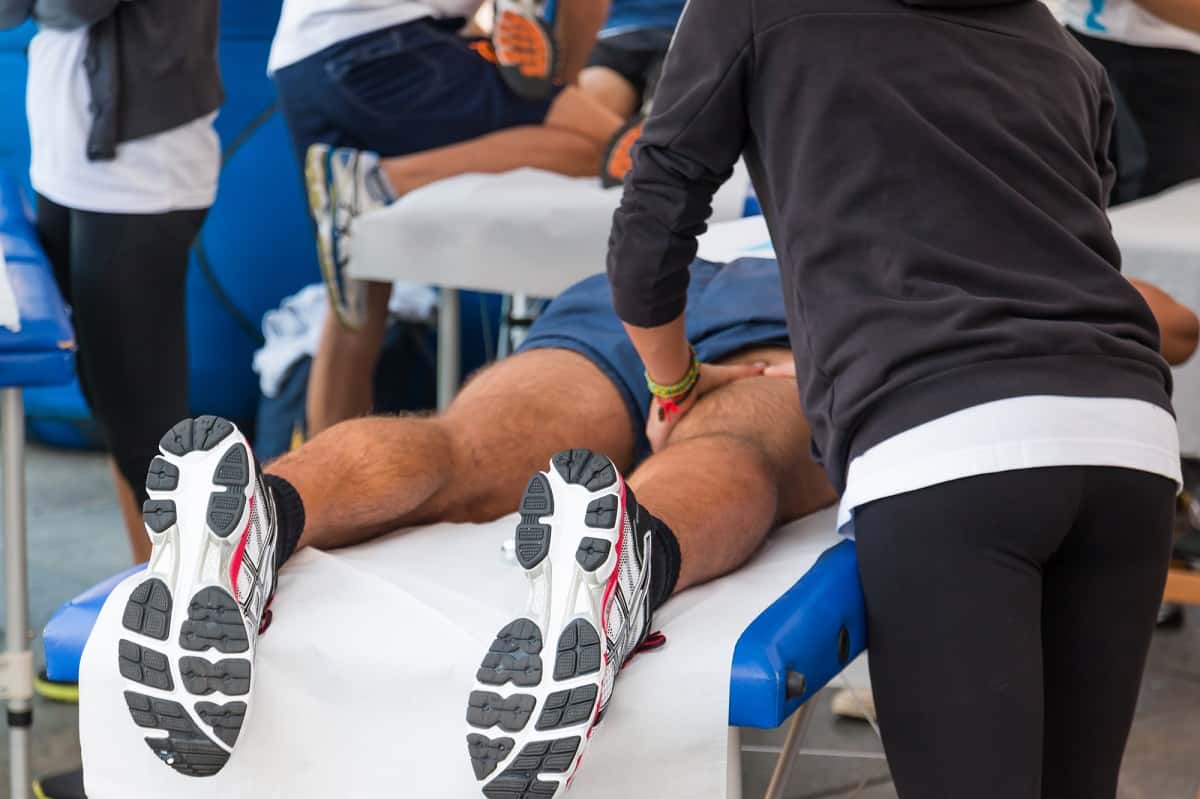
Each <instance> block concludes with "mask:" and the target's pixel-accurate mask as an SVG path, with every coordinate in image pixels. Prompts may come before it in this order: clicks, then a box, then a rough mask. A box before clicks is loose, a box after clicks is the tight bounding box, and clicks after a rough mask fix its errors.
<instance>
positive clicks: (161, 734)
mask: <svg viewBox="0 0 1200 799" xmlns="http://www.w3.org/2000/svg"><path fill="white" fill-rule="evenodd" d="M159 448H160V450H161V453H162V454H161V455H159V456H158V457H156V458H155V459H154V460H153V461H152V462H151V464H150V469H149V473H148V474H147V476H146V490H147V492H148V493H149V495H150V499H149V500H147V502H146V504H145V506H144V508H143V514H142V515H143V519H144V521H145V523H146V532H147V533H148V534H149V536H150V540H151V541H152V542H153V544H154V550H153V554H152V555H151V556H150V563H149V565H148V567H147V569H146V573H145V579H144V581H143V582H142V583H141V585H139V586H138V587H137V588H135V589H134V590H133V593H132V595H131V596H130V598H129V601H128V603H127V604H126V606H125V613H124V616H123V618H122V626H123V627H124V630H123V631H122V633H121V638H120V641H119V643H118V653H119V654H118V663H117V666H118V668H119V669H120V673H121V676H122V677H124V678H125V683H126V687H127V690H126V691H125V702H126V704H127V705H128V706H129V712H130V714H131V715H132V716H133V720H134V722H135V723H137V725H138V726H140V727H145V728H147V729H150V730H154V731H156V732H153V733H151V735H150V736H148V737H147V738H146V743H147V744H149V745H150V749H151V751H153V752H154V754H156V755H157V756H158V757H159V758H160V759H161V760H162V761H163V762H164V763H166V764H167V765H168V766H170V767H171V768H173V769H175V770H176V771H178V772H179V773H180V774H184V775H187V776H189V777H208V776H211V775H213V774H216V773H217V772H218V771H220V770H221V769H222V768H223V767H224V765H225V763H226V762H227V761H228V760H229V757H230V755H231V754H232V752H233V748H234V745H235V744H236V743H237V740H238V733H239V732H241V729H242V726H243V724H244V723H245V720H246V715H247V711H248V710H249V707H250V701H251V696H252V693H253V689H254V651H255V644H256V642H257V639H258V636H259V634H260V632H261V631H262V630H264V629H266V626H267V624H269V622H270V610H269V609H268V605H269V604H270V602H271V598H272V596H273V595H274V592H275V543H276V539H275V529H276V528H275V520H276V517H275V504H274V501H273V499H272V497H271V493H270V491H269V490H268V489H267V487H266V486H265V485H264V484H263V482H262V474H261V472H260V470H259V468H258V464H257V463H256V462H255V460H254V456H253V454H252V453H251V452H250V446H249V445H248V444H247V443H246V439H245V438H244V437H243V436H242V434H241V433H240V432H238V429H237V428H236V427H235V426H234V425H233V424H232V423H231V422H227V421H225V420H224V419H220V418H218V417H215V416H200V417H197V418H196V419H186V420H184V421H182V422H180V423H179V424H177V425H175V426H174V427H173V428H171V430H170V432H168V433H167V434H166V435H165V436H163V438H162V441H161V442H160V443H159Z"/></svg>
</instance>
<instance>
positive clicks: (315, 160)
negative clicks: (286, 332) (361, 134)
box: [304, 144, 396, 330]
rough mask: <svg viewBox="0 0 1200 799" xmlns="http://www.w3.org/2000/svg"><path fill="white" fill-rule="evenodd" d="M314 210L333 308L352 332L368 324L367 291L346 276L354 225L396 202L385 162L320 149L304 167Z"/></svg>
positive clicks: (362, 153) (367, 154)
mask: <svg viewBox="0 0 1200 799" xmlns="http://www.w3.org/2000/svg"><path fill="white" fill-rule="evenodd" d="M304 177H305V183H306V184H307V185H308V205H309V209H310V210H311V211H312V215H313V220H314V221H315V222H316V225H317V256H318V258H319V260H320V262H321V277H322V278H324V280H325V286H326V288H328V289H329V304H330V307H331V308H332V309H333V312H334V313H335V314H337V317H338V320H339V321H340V322H341V323H342V324H343V325H344V326H346V327H347V328H349V329H351V330H358V329H360V328H361V327H362V326H363V324H364V322H365V320H366V287H365V286H364V284H363V283H362V281H360V280H354V279H353V278H350V277H349V276H347V275H346V266H347V265H348V264H349V263H350V236H351V233H352V232H353V229H354V220H355V219H356V218H357V217H358V216H360V215H362V214H365V213H367V212H368V211H373V210H375V209H376V208H383V207H384V206H386V205H389V204H391V203H392V202H393V201H395V199H396V198H395V195H394V193H393V192H392V189H391V186H389V185H388V182H387V180H386V178H384V177H383V175H382V174H381V173H380V171H379V156H378V155H377V154H375V153H372V152H369V151H366V150H353V149H350V148H348V147H337V148H334V147H330V146H329V145H328V144H314V145H312V146H311V147H309V148H308V153H307V154H306V157H305V164H304Z"/></svg>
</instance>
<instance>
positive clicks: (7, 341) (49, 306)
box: [0, 171, 75, 799]
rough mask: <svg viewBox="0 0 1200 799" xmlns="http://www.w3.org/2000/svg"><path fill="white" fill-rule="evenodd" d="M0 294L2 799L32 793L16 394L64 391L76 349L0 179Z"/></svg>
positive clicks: (12, 193) (41, 258)
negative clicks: (9, 305) (12, 315)
mask: <svg viewBox="0 0 1200 799" xmlns="http://www.w3.org/2000/svg"><path fill="white" fill-rule="evenodd" d="M0 273H3V274H0V281H4V280H5V276H6V278H7V279H6V282H7V287H4V288H0V291H3V292H4V293H5V295H6V296H5V299H7V294H8V291H9V289H10V288H11V293H12V297H13V298H14V299H15V301H16V309H17V318H18V320H19V324H18V325H17V327H18V329H17V330H12V329H10V328H9V327H6V326H3V325H0V427H2V428H3V438H4V440H3V462H4V590H5V603H6V604H5V607H6V613H5V627H4V629H5V651H4V654H3V656H0V698H5V699H7V700H8V740H9V751H10V757H11V760H10V770H9V776H10V783H9V792H8V796H11V797H14V799H15V797H21V796H28V795H29V790H30V781H31V775H30V726H31V724H32V718H33V714H32V709H33V706H32V704H31V701H32V699H33V657H32V653H31V652H30V649H29V590H28V584H27V579H28V575H27V568H26V548H25V544H26V531H25V413H24V405H23V400H22V396H21V390H22V388H26V387H31V386H51V385H66V384H68V383H70V382H71V380H72V379H73V377H74V371H75V370H74V364H73V357H74V356H73V352H74V346H75V345H74V341H73V338H74V336H73V334H72V332H71V325H70V323H69V322H68V321H67V313H66V309H65V308H64V306H63V301H62V297H61V296H60V295H59V293H58V288H57V287H56V285H55V283H54V275H53V273H52V271H51V269H50V264H49V262H48V261H47V260H46V256H45V254H44V253H43V252H42V249H41V247H40V245H39V244H38V241H37V236H36V234H35V233H34V230H33V227H32V225H31V224H30V221H29V218H28V216H27V213H26V206H25V203H24V202H23V201H22V198H21V194H20V191H19V189H18V188H17V182H16V181H15V180H14V179H13V178H12V176H11V175H9V174H7V173H5V172H2V171H0Z"/></svg>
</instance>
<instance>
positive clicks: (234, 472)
mask: <svg viewBox="0 0 1200 799" xmlns="http://www.w3.org/2000/svg"><path fill="white" fill-rule="evenodd" d="M213 483H215V484H216V485H219V486H222V489H223V490H221V491H214V492H212V494H211V495H210V496H209V498H208V514H207V516H206V518H207V521H208V526H209V529H211V530H212V531H213V532H214V533H215V534H216V535H218V536H220V537H221V538H228V537H229V536H230V535H232V534H233V532H234V531H235V530H237V527H238V522H239V521H241V519H242V512H243V511H245V509H246V486H247V485H249V483H250V453H249V452H247V450H246V445H245V444H238V445H237V446H235V447H230V448H229V451H228V452H226V453H225V454H224V455H223V456H222V457H221V462H220V463H219V464H217V468H216V471H215V472H214V473H213Z"/></svg>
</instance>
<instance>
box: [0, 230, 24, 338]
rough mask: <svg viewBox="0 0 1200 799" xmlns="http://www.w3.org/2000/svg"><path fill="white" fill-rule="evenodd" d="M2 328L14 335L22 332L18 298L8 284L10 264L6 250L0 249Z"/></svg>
mask: <svg viewBox="0 0 1200 799" xmlns="http://www.w3.org/2000/svg"><path fill="white" fill-rule="evenodd" d="M0 327H7V328H8V329H9V330H11V331H12V332H14V333H20V332H21V314H20V313H19V312H18V311H17V296H16V295H15V294H13V290H12V284H11V283H9V282H8V264H7V262H6V261H5V260H4V248H3V247H0Z"/></svg>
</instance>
